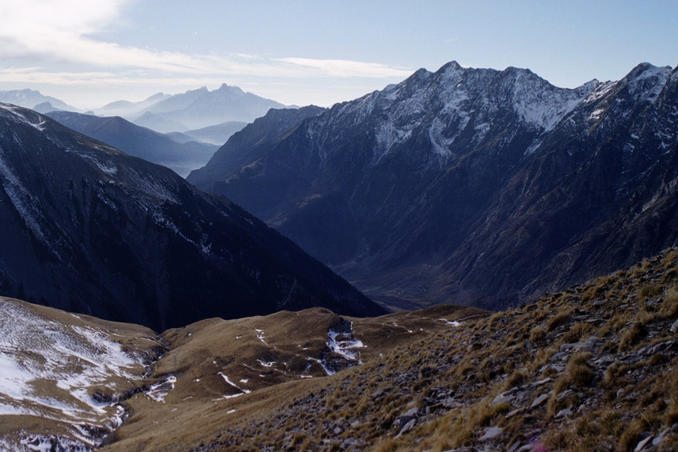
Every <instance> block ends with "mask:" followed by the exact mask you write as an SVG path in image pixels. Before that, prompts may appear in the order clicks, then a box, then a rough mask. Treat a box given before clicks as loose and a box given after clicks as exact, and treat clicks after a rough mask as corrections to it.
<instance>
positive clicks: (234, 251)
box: [0, 104, 382, 329]
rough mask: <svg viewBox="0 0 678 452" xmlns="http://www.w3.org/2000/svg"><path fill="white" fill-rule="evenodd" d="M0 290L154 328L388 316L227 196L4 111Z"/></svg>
mask: <svg viewBox="0 0 678 452" xmlns="http://www.w3.org/2000/svg"><path fill="white" fill-rule="evenodd" d="M0 186H1V187H2V190H0V217H1V218H2V221H1V222H0V237H2V247H1V248H0V293H3V294H5V295H8V296H19V297H21V298H24V299H26V300H29V301H36V302H41V303H43V304H49V305H50V306H54V307H59V308H66V309H69V310H72V311H76V312H84V313H91V314H95V315H98V316H101V317H104V318H107V319H112V320H121V321H134V322H136V323H142V324H144V325H147V326H150V327H152V328H156V329H163V328H166V327H169V326H177V325H185V324H186V323H188V322H191V321H195V320H199V319H203V318H205V317H210V316H221V317H226V318H228V317H241V316H244V315H254V314H264V313H269V312H274V311H277V310H280V309H290V310H296V309H302V308H305V307H310V306H324V307H328V308H331V309H333V310H335V311H336V312H339V313H345V314H358V315H369V314H375V313H379V312H382V311H381V309H379V308H378V307H377V306H376V305H374V304H373V303H372V302H370V301H369V300H368V299H367V298H365V297H364V296H363V295H361V294H360V293H359V292H358V291H356V290H355V289H354V288H353V287H351V286H350V285H349V284H348V283H346V281H344V280H343V279H341V278H339V277H338V276H336V275H335V274H334V273H332V272H331V271H330V270H329V269H328V268H326V267H325V266H323V265H322V264H320V263H319V262H317V261H316V260H314V259H312V258H310V257H309V256H308V255H306V254H305V253H304V252H303V251H301V249H299V248H298V247H297V246H295V245H294V244H293V243H292V242H290V241H289V240H287V239H286V238H284V237H282V236H280V235H279V234H278V233H276V232H275V231H273V230H271V229H269V228H267V227H266V226H265V225H264V224H263V223H261V222H260V221H259V220H257V219H256V218H254V217H252V216H251V215H249V214H247V213H246V212H245V211H243V210H242V209H240V208H239V207H237V206H235V205H234V204H232V203H231V202H229V201H228V200H227V199H225V198H223V197H215V196H211V195H207V194H205V193H203V192H200V191H199V190H196V189H195V188H194V187H193V186H191V185H190V184H188V183H187V182H185V181H184V180H183V179H182V178H181V177H179V176H177V175H176V174H175V173H173V172H172V171H170V170H169V169H167V168H163V167H161V166H157V165H154V164H151V163H148V162H146V161H144V160H140V159H137V158H134V157H130V156H127V155H126V154H124V153H122V152H121V151H119V150H117V149H115V148H112V147H110V146H107V145H105V144H103V143H101V142H98V141H95V140H93V139H91V138H89V137H87V136H84V135H81V134H79V133H77V132H74V131H72V130H70V129H67V128H65V127H63V126H62V125H60V124H58V123H57V122H55V121H53V120H52V119H50V118H48V117H46V116H42V115H40V114H38V113H35V112H33V111H31V110H27V109H22V108H19V107H16V106H12V105H7V104H0Z"/></svg>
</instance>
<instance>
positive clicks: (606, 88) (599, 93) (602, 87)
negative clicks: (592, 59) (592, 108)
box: [584, 82, 617, 103]
mask: <svg viewBox="0 0 678 452" xmlns="http://www.w3.org/2000/svg"><path fill="white" fill-rule="evenodd" d="M615 86H617V82H605V83H600V84H598V86H597V87H596V89H595V90H593V92H592V93H591V94H589V95H588V96H587V97H586V98H585V99H584V102H585V103H591V102H595V101H597V100H598V99H601V98H603V97H605V96H606V95H607V94H608V93H609V92H610V91H611V90H612V88H614V87H615Z"/></svg>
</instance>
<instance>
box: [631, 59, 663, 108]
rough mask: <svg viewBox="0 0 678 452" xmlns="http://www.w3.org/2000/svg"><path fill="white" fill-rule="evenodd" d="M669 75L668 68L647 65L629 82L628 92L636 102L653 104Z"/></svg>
mask: <svg viewBox="0 0 678 452" xmlns="http://www.w3.org/2000/svg"><path fill="white" fill-rule="evenodd" d="M670 75H671V68H670V67H656V66H652V65H647V66H645V67H644V70H643V71H642V72H640V73H639V74H637V75H636V76H635V77H633V78H631V79H630V80H629V83H628V89H629V92H630V93H631V94H633V96H634V97H635V99H636V100H642V101H646V102H650V103H653V102H654V101H655V100H657V97H658V96H659V93H661V91H662V89H664V86H665V85H666V82H667V81H668V79H669V77H670Z"/></svg>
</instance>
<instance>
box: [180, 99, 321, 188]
mask: <svg viewBox="0 0 678 452" xmlns="http://www.w3.org/2000/svg"><path fill="white" fill-rule="evenodd" d="M324 111H325V109H324V108H321V107H316V106H313V105H311V106H308V107H303V108H287V109H271V110H269V111H268V113H266V115H265V116H262V117H261V118H257V119H255V120H254V122H252V123H251V124H248V125H247V126H246V127H245V128H243V129H242V130H241V131H240V132H237V133H235V134H234V135H233V136H232V137H231V138H230V139H229V140H228V141H227V142H226V143H225V144H224V145H223V146H222V147H221V148H219V150H218V151H216V152H215V153H214V155H213V156H212V158H211V159H210V161H209V163H208V164H207V165H205V166H204V167H203V168H200V169H197V170H194V171H192V172H191V174H189V176H188V177H187V178H186V179H187V180H188V181H190V182H191V183H193V184H195V185H197V186H199V187H202V188H205V189H207V190H211V191H216V192H218V191H219V189H218V188H216V187H214V186H213V184H218V183H219V182H215V181H221V180H225V179H228V178H229V177H231V176H232V175H233V174H235V173H237V172H239V171H240V169H241V167H243V166H246V164H247V163H250V162H254V161H256V160H257V159H259V158H260V157H262V156H263V155H265V154H266V153H267V152H268V151H269V150H270V149H272V148H273V147H274V146H275V145H276V144H278V143H279V142H280V141H281V140H282V139H283V138H284V137H285V136H286V135H287V134H288V133H290V132H291V131H292V129H294V128H295V127H296V126H298V125H299V124H300V123H301V122H302V121H303V120H304V119H307V118H312V117H314V116H318V115H319V114H321V113H322V112H324Z"/></svg>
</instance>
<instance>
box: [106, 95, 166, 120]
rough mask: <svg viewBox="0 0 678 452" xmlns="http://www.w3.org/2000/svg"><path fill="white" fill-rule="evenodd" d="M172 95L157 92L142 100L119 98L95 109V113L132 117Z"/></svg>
mask: <svg viewBox="0 0 678 452" xmlns="http://www.w3.org/2000/svg"><path fill="white" fill-rule="evenodd" d="M170 97H172V96H171V95H169V94H165V93H157V94H154V95H152V96H150V97H148V98H146V99H144V100H142V101H140V102H130V101H128V100H118V101H115V102H111V103H108V104H106V105H104V106H103V107H101V108H97V109H95V110H94V113H95V114H96V115H98V116H122V117H131V116H134V115H139V114H140V113H141V112H143V111H144V109H146V108H148V107H150V106H151V105H153V104H156V103H158V102H160V101H162V100H165V99H168V98H170Z"/></svg>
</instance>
